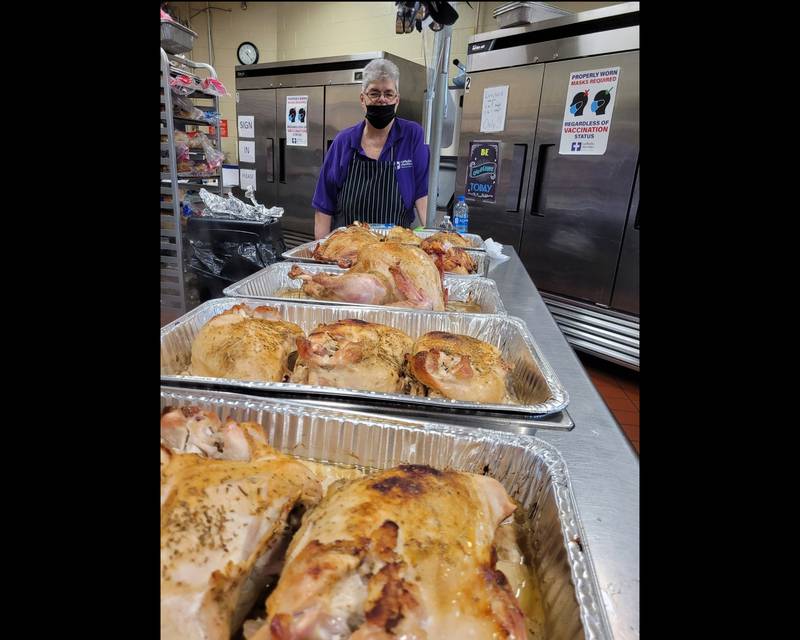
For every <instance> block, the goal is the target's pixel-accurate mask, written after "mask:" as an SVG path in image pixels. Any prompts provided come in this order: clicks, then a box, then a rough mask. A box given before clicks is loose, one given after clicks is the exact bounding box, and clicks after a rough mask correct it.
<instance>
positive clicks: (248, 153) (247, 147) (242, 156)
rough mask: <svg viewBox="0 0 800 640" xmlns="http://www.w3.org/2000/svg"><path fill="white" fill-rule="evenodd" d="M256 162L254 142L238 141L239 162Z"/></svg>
mask: <svg viewBox="0 0 800 640" xmlns="http://www.w3.org/2000/svg"><path fill="white" fill-rule="evenodd" d="M255 161H256V141H255V140H239V162H255Z"/></svg>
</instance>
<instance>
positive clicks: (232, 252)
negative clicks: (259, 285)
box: [189, 240, 278, 282]
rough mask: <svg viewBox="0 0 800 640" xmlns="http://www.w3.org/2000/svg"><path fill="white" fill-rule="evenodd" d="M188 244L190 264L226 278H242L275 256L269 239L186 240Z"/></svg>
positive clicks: (274, 260) (233, 280) (202, 270)
mask: <svg viewBox="0 0 800 640" xmlns="http://www.w3.org/2000/svg"><path fill="white" fill-rule="evenodd" d="M189 243H190V245H191V247H192V258H191V261H190V264H191V267H192V268H193V269H195V270H198V271H200V272H205V273H210V274H212V275H215V276H217V277H221V278H223V279H225V280H228V281H229V282H237V281H239V280H241V279H242V278H244V277H246V276H248V275H250V274H251V273H255V272H256V271H259V270H261V269H263V268H264V267H267V266H269V265H270V264H272V263H273V262H276V261H277V260H278V254H277V252H276V251H275V249H273V247H272V245H271V243H270V244H265V243H263V242H258V243H254V242H241V243H240V242H220V243H215V244H212V243H209V242H203V241H201V240H190V241H189Z"/></svg>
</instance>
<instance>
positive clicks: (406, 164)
mask: <svg viewBox="0 0 800 640" xmlns="http://www.w3.org/2000/svg"><path fill="white" fill-rule="evenodd" d="M413 166H414V161H413V160H398V161H397V162H395V169H397V170H400V169H411V167H413Z"/></svg>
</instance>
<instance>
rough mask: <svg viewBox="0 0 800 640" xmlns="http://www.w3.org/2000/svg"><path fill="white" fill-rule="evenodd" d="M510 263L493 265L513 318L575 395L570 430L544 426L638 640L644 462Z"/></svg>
mask: <svg viewBox="0 0 800 640" xmlns="http://www.w3.org/2000/svg"><path fill="white" fill-rule="evenodd" d="M503 252H504V253H505V254H506V255H508V256H510V258H511V259H510V260H507V261H506V262H504V263H502V264H495V263H493V264H492V265H491V266H490V269H489V275H488V277H489V278H493V279H494V280H495V281H496V282H497V287H498V289H499V291H500V297H501V298H502V300H503V304H504V305H505V307H506V309H507V310H508V313H509V315H513V316H517V317H519V318H522V319H523V320H524V321H525V322H526V324H527V325H528V329H529V330H530V332H531V333H532V334H533V337H534V340H536V343H537V344H538V345H539V347H540V348H541V350H542V352H543V354H544V356H545V358H547V360H548V361H549V362H550V364H551V365H552V367H553V368H554V369H555V371H556V375H558V377H559V379H560V380H561V382H562V384H563V385H564V386H565V387H566V389H567V392H568V393H569V396H570V404H569V407H568V408H567V410H568V411H569V414H570V416H571V417H572V419H573V421H574V422H575V428H574V429H572V430H571V431H566V432H564V431H552V430H545V429H540V430H539V431H537V432H536V437H537V438H540V439H542V440H544V441H546V442H549V443H550V444H552V445H553V446H555V447H556V448H557V449H558V450H559V451H560V452H561V455H562V456H563V457H564V460H566V462H567V467H568V469H569V475H570V479H571V481H572V487H573V491H574V492H575V498H576V501H577V504H578V512H579V514H580V518H581V521H582V524H583V528H584V531H585V533H586V539H585V540H583V544H584V548H585V549H588V551H589V554H590V556H591V558H592V561H593V563H594V566H595V569H596V571H597V577H598V581H599V584H600V588H601V589H602V593H603V598H604V599H605V604H606V611H607V614H608V620H609V622H610V624H611V628H612V629H613V632H614V638H615V639H616V640H633V639H634V638H637V639H638V638H639V458H638V456H637V455H636V452H635V451H634V449H633V447H631V445H630V444H629V442H628V440H627V438H626V437H625V435H624V434H623V432H622V431H621V429H620V428H619V427H618V426H617V423H616V421H615V420H614V416H613V415H612V414H611V412H610V411H609V410H608V408H607V407H606V405H605V403H604V402H603V399H602V398H601V396H600V394H599V393H598V392H597V390H596V389H595V388H594V385H593V384H592V382H591V380H590V379H589V376H588V375H587V374H586V371H585V370H584V368H583V366H582V365H581V363H580V361H579V360H578V358H577V357H576V355H575V352H574V351H573V350H572V347H570V346H569V344H568V343H567V341H566V340H565V339H564V337H563V336H562V334H561V331H560V330H559V329H558V327H557V326H556V324H555V322H554V321H553V318H552V316H551V315H550V312H549V311H548V310H547V307H546V306H545V304H544V302H543V301H542V298H541V296H540V295H539V292H538V291H537V290H536V287H535V286H534V284H533V282H532V281H531V279H530V277H529V276H528V273H527V271H525V267H524V266H523V265H522V262H521V261H520V259H519V256H518V255H517V253H516V251H514V249H513V248H512V247H508V246H506V247H504V249H503Z"/></svg>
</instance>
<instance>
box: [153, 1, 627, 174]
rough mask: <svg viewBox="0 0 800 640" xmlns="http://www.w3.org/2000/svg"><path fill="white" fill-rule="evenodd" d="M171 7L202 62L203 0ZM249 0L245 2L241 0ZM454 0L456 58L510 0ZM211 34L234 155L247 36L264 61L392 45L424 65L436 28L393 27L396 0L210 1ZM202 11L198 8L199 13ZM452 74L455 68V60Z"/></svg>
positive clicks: (581, 5) (572, 7)
mask: <svg viewBox="0 0 800 640" xmlns="http://www.w3.org/2000/svg"><path fill="white" fill-rule="evenodd" d="M169 4H170V7H172V9H173V10H174V11H175V12H176V13H177V14H178V16H179V17H180V18H182V19H186V18H189V17H191V16H192V14H197V15H194V16H193V17H191V28H192V29H193V30H194V31H196V32H197V34H198V38H197V41H196V45H195V48H194V50H193V51H192V52H191V53H189V54H188V56H189V57H190V58H191V59H193V60H197V61H199V62H210V59H209V47H208V35H207V34H208V23H207V17H206V16H207V13H208V12H206V11H202V12H201V10H203V9H205V8H206V6H207V3H205V2H171V3H169ZM243 4H246V6H247V9H246V10H245V9H243V8H242V5H243ZM471 4H472V7H470V6H468V5H467V3H466V2H457V3H456V10H457V11H458V14H459V18H458V21H457V22H456V24H455V26H454V28H453V40H452V44H451V51H450V60H451V61H452V60H453V59H454V58H458V59H459V60H461V61H462V62H464V63H465V64H466V58H467V44H468V42H469V38H470V37H472V36H473V35H475V34H476V33H483V32H485V31H494V30H495V29H497V28H498V24H497V21H496V20H495V19H494V17H493V15H492V12H493V11H494V9H495V8H497V7H498V6H499V5H501V4H505V2H471ZM550 4H552V5H554V6H557V7H559V8H562V9H565V10H567V11H573V12H578V11H586V10H589V9H596V8H599V7H603V6H606V5H610V4H618V3H615V2H552V3H550ZM211 6H212V7H218V8H221V9H228V10H229V11H219V10H216V9H213V8H212V10H211V11H212V18H211V26H212V29H211V39H212V42H213V52H214V61H213V65H214V68H215V69H216V71H217V75H218V76H219V78H220V80H221V81H222V82H223V84H224V85H225V87H226V88H227V89H228V91H229V92H230V94H231V96H230V97H226V98H223V99H222V100H221V112H222V117H223V118H226V119H227V120H228V137H227V138H223V139H222V148H223V150H224V151H225V152H227V153H228V154H229V160H230V161H231V162H236V160H237V144H236V126H235V125H236V120H235V119H236V104H235V102H234V94H235V84H236V83H235V75H234V67H235V66H236V65H237V64H238V61H237V59H236V49H237V47H238V46H239V44H240V43H241V42H243V41H245V40H246V41H250V42H252V43H253V44H255V45H256V47H258V51H259V62H275V61H280V60H302V59H306V58H321V57H325V56H336V55H346V54H350V53H362V52H366V51H387V52H389V53H393V54H395V55H398V56H400V57H403V58H406V59H408V60H411V61H412V62H416V63H418V64H421V65H424V64H425V60H426V57H427V60H428V63H429V64H430V57H431V52H432V50H433V39H434V32H433V31H430V30H429V29H426V30H425V36H424V48H423V36H422V35H421V34H420V33H418V32H417V31H416V30H415V31H414V32H413V33H409V34H402V35H397V34H395V32H394V30H395V16H396V15H397V8H396V6H395V3H394V2H388V1H385V2H247V3H242V2H213V3H211ZM198 12H200V13H198ZM450 73H451V78H452V77H453V76H455V75H457V74H458V69H456V67H455V66H453V65H452V64H450Z"/></svg>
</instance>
